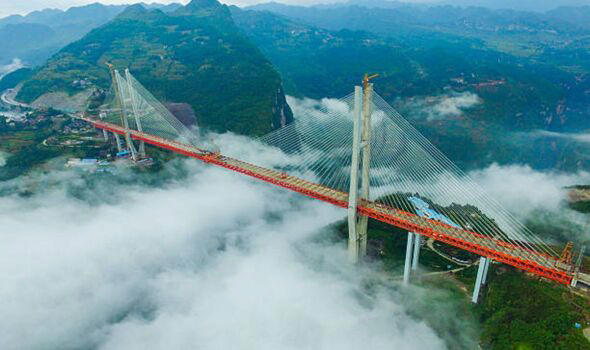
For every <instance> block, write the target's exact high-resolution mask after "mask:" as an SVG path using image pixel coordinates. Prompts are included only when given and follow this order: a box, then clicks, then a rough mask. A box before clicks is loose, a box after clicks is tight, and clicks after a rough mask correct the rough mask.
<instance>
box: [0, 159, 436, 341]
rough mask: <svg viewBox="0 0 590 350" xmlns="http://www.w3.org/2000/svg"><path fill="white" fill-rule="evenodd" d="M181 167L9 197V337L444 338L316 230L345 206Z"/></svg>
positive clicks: (0, 213) (3, 326) (1, 265)
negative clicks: (161, 174)
mask: <svg viewBox="0 0 590 350" xmlns="http://www.w3.org/2000/svg"><path fill="white" fill-rule="evenodd" d="M180 167H182V168H183V170H182V171H179V170H174V171H169V173H175V172H184V173H187V174H189V175H187V177H186V178H184V180H179V181H176V180H172V181H169V182H167V183H165V184H162V185H161V186H159V187H148V186H145V185H142V184H141V183H139V184H129V185H128V186H123V185H122V184H119V183H117V182H115V183H113V182H112V180H108V177H107V178H105V179H99V180H97V179H94V180H92V181H94V182H95V181H98V183H95V184H94V185H93V186H92V187H90V186H89V184H88V183H87V182H86V181H87V180H84V179H83V178H82V177H81V175H79V174H76V173H70V172H57V173H53V174H50V175H48V176H51V177H52V178H51V179H45V178H44V176H43V175H39V176H40V177H38V178H36V179H35V181H37V182H38V183H39V182H47V181H48V182H51V183H52V184H53V187H52V188H51V189H42V190H41V192H40V193H39V194H37V195H33V196H32V197H26V198H23V197H20V196H18V195H17V194H12V195H8V196H4V197H0V225H1V227H2V231H1V233H0V238H1V240H2V242H3V244H2V245H1V246H0V276H2V277H0V310H1V312H2V315H3V317H2V319H1V320H0V348H2V349H8V350H10V349H45V348H98V349H145V348H151V349H175V348H176V349H185V348H200V349H227V348H236V347H238V348H242V349H279V348H280V349H334V348H341V349H353V348H354V349H357V348H359V347H368V348H371V349H391V348H396V349H416V348H428V349H443V348H445V345H444V343H443V341H442V340H441V339H440V338H439V337H438V336H437V335H436V334H435V332H434V331H433V330H432V329H430V328H429V327H427V326H426V325H425V324H424V322H422V321H418V320H415V319H413V318H411V317H410V316H408V315H407V314H406V312H405V310H404V308H403V307H402V306H401V305H400V304H399V302H398V301H397V299H396V295H398V296H399V293H397V292H395V291H391V290H385V289H382V288H377V289H375V290H373V291H372V292H371V293H368V292H367V291H366V290H365V289H364V287H363V285H364V281H365V279H366V278H367V276H370V275H371V274H372V273H373V272H371V271H370V270H357V269H355V268H351V267H350V266H349V265H348V264H347V263H346V251H345V247H344V245H336V246H334V245H333V244H325V243H322V242H321V241H318V240H317V235H318V234H321V232H322V231H323V230H326V229H325V227H326V225H328V224H330V223H332V222H334V221H335V220H339V219H340V218H341V217H342V215H343V212H342V211H341V210H339V209H337V208H334V207H331V206H329V205H325V204H322V203H316V202H315V201H309V200H305V199H303V198H302V197H301V196H298V195H294V194H293V195H292V194H289V193H288V192H286V191H283V190H280V189H275V188H272V187H270V186H269V185H267V184H264V183H258V182H254V181H252V180H249V179H247V178H244V177H242V176H239V175H234V174H231V173H229V172H227V171H224V170H220V169H215V168H212V167H208V166H204V165H201V164H199V163H196V162H192V161H187V162H186V163H183V164H181V165H180ZM131 175H132V174H131V173H129V174H121V177H122V178H123V179H126V178H128V177H130V176H131ZM35 181H32V180H29V181H25V183H31V182H35ZM21 182H22V179H21ZM72 186H73V187H75V188H84V189H85V191H84V195H82V196H80V195H76V196H73V195H72V188H71V187H72ZM112 193H117V195H114V196H113V198H112V199H109V198H108V196H107V195H108V194H112ZM392 293H393V294H392Z"/></svg>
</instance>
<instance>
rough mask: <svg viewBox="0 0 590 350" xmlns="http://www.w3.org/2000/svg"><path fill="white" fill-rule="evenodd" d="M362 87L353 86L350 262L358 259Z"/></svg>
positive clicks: (349, 224)
mask: <svg viewBox="0 0 590 350" xmlns="http://www.w3.org/2000/svg"><path fill="white" fill-rule="evenodd" d="M362 103H363V102H362V88H361V87H360V86H356V87H355V88H354V116H353V119H354V121H353V136H352V137H353V140H352V162H351V166H350V190H349V192H348V193H349V194H348V256H349V259H350V261H351V262H353V263H357V262H358V260H359V239H358V233H357V205H358V189H359V188H358V178H359V156H360V137H361V130H360V129H361V110H362Z"/></svg>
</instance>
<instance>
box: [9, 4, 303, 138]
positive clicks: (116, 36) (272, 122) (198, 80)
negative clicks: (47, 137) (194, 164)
mask: <svg viewBox="0 0 590 350" xmlns="http://www.w3.org/2000/svg"><path fill="white" fill-rule="evenodd" d="M107 62H111V63H113V64H114V65H115V67H116V68H119V69H121V70H123V69H125V68H127V67H128V68H129V69H130V71H131V72H132V73H133V74H134V76H136V77H137V79H138V80H139V81H140V82H141V83H142V84H143V85H145V86H146V88H148V89H149V90H150V92H152V93H153V94H154V95H155V96H156V97H157V98H159V99H161V100H163V101H166V102H186V103H189V104H190V105H191V106H192V108H193V109H194V111H195V114H196V116H197V122H198V124H199V125H200V126H202V127H206V128H210V129H212V130H215V131H220V132H222V131H227V130H231V131H234V132H238V133H242V134H247V135H261V134H265V133H267V132H269V131H271V130H272V129H273V128H276V127H279V126H280V123H281V112H282V113H284V114H285V115H286V116H287V121H290V120H291V118H292V115H291V111H290V109H289V107H288V106H287V105H286V102H285V101H284V96H283V95H282V89H281V79H280V77H279V75H278V73H277V72H276V71H275V70H274V69H273V67H272V66H271V64H270V63H269V62H268V61H267V60H266V59H265V58H264V56H263V55H262V54H261V53H260V52H259V51H258V49H257V48H256V47H255V46H254V45H252V44H251V43H250V42H249V41H248V40H247V39H245V38H244V37H243V36H242V35H241V34H240V33H239V32H238V30H237V28H236V27H235V25H234V23H233V21H232V19H231V16H230V15H229V12H228V11H227V8H226V7H225V6H222V5H221V4H219V3H218V2H216V1H212V2H202V1H198V0H195V1H193V2H192V3H191V4H189V5H187V6H186V7H182V8H180V9H178V10H177V11H175V12H172V13H170V14H165V13H164V12H162V11H159V10H152V11H148V10H147V9H145V8H144V7H143V6H142V5H135V6H130V7H128V8H127V9H126V10H125V11H124V12H123V13H121V14H120V15H119V16H118V17H117V18H116V19H115V20H114V21H112V22H110V23H108V24H107V25H105V26H102V27H100V28H98V29H95V30H93V31H92V32H90V33H89V34H88V35H86V36H85V37H84V38H83V39H81V40H80V41H77V42H74V43H72V44H70V45H68V46H67V47H65V48H64V49H63V50H61V51H60V52H59V53H58V54H57V55H55V56H54V57H53V58H52V59H50V60H49V61H48V62H47V64H46V65H44V66H43V67H41V68H40V69H39V70H38V72H37V73H36V74H35V76H34V77H33V78H32V79H31V80H29V81H27V82H26V83H25V84H24V86H23V88H22V90H21V91H20V93H19V95H18V98H19V99H21V100H24V101H27V102H31V101H33V100H35V99H36V98H37V97H39V96H41V95H42V94H44V93H45V92H51V91H64V92H67V93H69V94H70V95H72V94H74V93H77V92H80V91H82V90H86V89H90V88H98V89H102V90H104V89H108V88H109V86H110V75H109V72H108V69H107V67H106V63H107Z"/></svg>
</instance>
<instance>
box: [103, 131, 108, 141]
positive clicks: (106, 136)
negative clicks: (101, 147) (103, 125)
mask: <svg viewBox="0 0 590 350" xmlns="http://www.w3.org/2000/svg"><path fill="white" fill-rule="evenodd" d="M102 136H103V137H104V141H105V142H109V133H108V132H107V131H106V130H105V129H102Z"/></svg>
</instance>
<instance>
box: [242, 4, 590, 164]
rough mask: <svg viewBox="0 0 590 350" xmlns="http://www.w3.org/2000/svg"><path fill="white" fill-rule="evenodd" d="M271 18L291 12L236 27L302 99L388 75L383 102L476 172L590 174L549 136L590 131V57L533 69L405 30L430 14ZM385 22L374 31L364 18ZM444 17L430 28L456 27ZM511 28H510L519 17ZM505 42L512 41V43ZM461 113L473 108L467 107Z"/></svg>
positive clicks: (542, 56)
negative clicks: (518, 169) (517, 165)
mask: <svg viewBox="0 0 590 350" xmlns="http://www.w3.org/2000/svg"><path fill="white" fill-rule="evenodd" d="M268 6H270V8H273V9H279V10H280V12H279V13H277V12H275V11H274V10H273V11H272V12H271V11H268V10H256V11H254V10H248V9H246V10H242V9H239V8H237V7H232V15H233V17H234V21H235V22H236V24H237V25H238V26H239V27H240V28H241V29H242V31H243V32H244V33H245V34H246V35H248V36H249V37H250V39H251V40H252V41H253V42H254V43H255V44H256V45H257V46H258V47H259V48H260V49H261V50H262V52H263V53H264V54H265V55H266V56H267V57H268V58H269V59H270V61H271V62H272V63H273V65H274V66H275V67H276V68H277V69H278V70H279V72H280V73H281V75H282V76H283V78H284V80H285V86H286V87H287V91H288V93H290V94H294V95H297V96H307V97H312V98H324V97H342V96H344V95H347V94H348V93H350V92H351V91H352V88H353V86H354V85H355V84H358V83H359V81H360V77H361V76H362V74H364V73H367V72H370V73H379V74H380V77H379V78H378V79H377V80H375V87H376V90H377V92H378V93H379V94H381V95H382V96H383V97H384V98H385V99H386V100H387V101H388V102H389V103H390V104H392V105H394V106H395V107H396V108H398V109H399V110H400V111H402V112H403V113H404V115H406V116H407V117H408V118H409V119H411V121H412V123H413V124H414V125H415V126H417V127H418V128H419V129H420V130H421V131H422V132H423V133H424V134H426V135H427V136H428V137H429V139H430V140H432V141H433V142H434V143H435V144H436V145H437V146H438V147H440V148H441V149H443V151H444V152H445V154H447V155H449V156H450V157H451V158H452V159H453V160H454V161H455V162H457V163H459V164H460V165H461V166H462V167H464V168H467V169H469V168H479V167H482V166H486V165H489V164H491V163H493V162H500V163H514V162H527V163H529V164H531V165H532V166H533V167H535V168H544V169H545V168H561V169H577V168H578V167H582V168H583V167H585V166H588V165H590V156H586V155H585V152H584V149H585V147H586V146H585V145H584V144H580V143H575V142H570V140H568V137H563V138H556V137H553V138H548V137H538V136H540V135H543V134H542V133H537V130H550V131H552V132H555V133H556V134H554V135H562V134H559V132H567V133H576V132H581V131H584V130H586V129H589V128H590V120H589V119H588V117H587V116H588V113H589V112H590V111H589V110H588V106H590V94H589V93H588V91H590V75H589V74H586V73H580V71H582V72H584V71H590V66H588V63H589V62H590V60H587V59H586V58H585V57H588V56H587V55H588V51H584V50H580V51H579V52H577V53H576V54H575V55H574V54H572V53H571V51H568V50H574V49H573V48H572V49H569V48H567V47H562V48H555V49H549V48H547V50H546V51H545V52H543V51H541V52H540V53H539V56H529V57H527V56H522V55H515V54H511V53H510V52H503V51H499V50H495V49H493V48H491V47H490V46H489V45H488V44H487V43H486V42H485V41H483V40H482V39H481V38H478V37H473V36H471V35H467V34H463V35H459V34H458V33H454V32H450V31H448V30H441V28H440V26H437V25H432V26H429V25H420V26H418V25H416V26H414V25H413V24H410V25H405V27H404V26H403V25H402V26H400V25H399V24H400V23H417V21H420V20H421V19H420V18H422V17H423V18H426V17H427V16H426V15H424V14H421V13H419V12H420V11H423V10H419V11H414V12H415V14H414V16H413V17H414V18H410V17H412V16H411V15H410V14H409V13H406V12H403V11H402V12H399V11H398V10H383V9H368V8H364V7H358V6H349V7H348V8H346V7H337V6H334V7H331V8H326V7H323V8H321V9H319V8H305V7H295V6H287V5H280V4H271V5H268ZM255 8H256V9H261V8H268V7H266V5H265V6H256V7H255ZM442 9H447V8H446V7H443V8H442ZM373 11H374V13H373V14H372V15H371V16H369V17H368V19H367V18H365V17H364V16H363V14H365V13H369V14H371V12H373ZM404 11H405V10H404ZM450 11H459V13H469V12H475V13H477V12H479V11H483V13H484V14H485V13H492V12H493V11H490V10H487V9H470V10H462V9H459V8H450ZM463 11H468V12H463ZM510 13H511V12H508V14H510ZM379 14H381V18H379ZM493 14H494V16H500V15H498V14H497V13H493ZM520 15H521V13H512V16H520ZM482 16H483V15H482ZM444 17H445V16H444V14H439V15H438V17H434V16H430V20H431V21H438V23H441V22H443V21H445V20H446V21H447V22H449V23H452V22H453V19H452V18H450V17H449V18H447V19H445V18H444ZM483 17H485V16H483ZM503 18H504V21H505V22H507V23H508V22H510V18H509V15H506V16H503ZM533 20H534V19H533ZM371 21H372V22H373V23H374V24H375V25H374V26H371V25H370V24H371ZM310 23H317V24H319V25H314V24H310ZM457 23H461V21H457ZM361 25H362V26H361ZM359 27H360V28H371V29H373V31H372V32H370V31H366V30H365V31H363V30H359ZM377 28H378V29H377ZM474 31H475V30H474ZM497 35H498V36H499V37H501V38H503V39H504V40H507V39H508V38H510V37H511V34H509V33H505V32H504V33H500V34H497ZM519 37H520V36H519ZM572 43H573V42H572ZM545 45H546V43H545ZM506 51H509V50H506ZM549 55H550V56H549ZM584 55H586V56H584ZM461 105H467V106H468V107H466V108H463V107H457V106H461ZM455 107H457V109H455ZM449 108H450V109H452V110H454V112H451V111H450V109H449ZM439 112H440V113H439ZM437 113H438V114H437ZM544 135H548V134H544ZM465 149H469V150H470V152H469V153H466V152H465V151H464V150H465Z"/></svg>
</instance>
